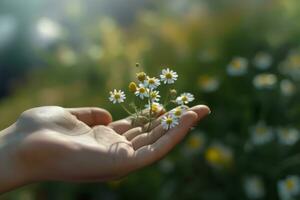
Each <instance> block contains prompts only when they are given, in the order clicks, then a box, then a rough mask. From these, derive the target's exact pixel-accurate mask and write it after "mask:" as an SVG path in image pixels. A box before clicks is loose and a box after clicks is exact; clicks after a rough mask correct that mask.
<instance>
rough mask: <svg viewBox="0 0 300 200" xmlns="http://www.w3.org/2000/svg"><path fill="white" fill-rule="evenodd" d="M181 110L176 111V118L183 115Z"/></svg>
mask: <svg viewBox="0 0 300 200" xmlns="http://www.w3.org/2000/svg"><path fill="white" fill-rule="evenodd" d="M181 113H182V112H181V110H180V109H176V110H175V112H174V115H176V116H180V115H181Z"/></svg>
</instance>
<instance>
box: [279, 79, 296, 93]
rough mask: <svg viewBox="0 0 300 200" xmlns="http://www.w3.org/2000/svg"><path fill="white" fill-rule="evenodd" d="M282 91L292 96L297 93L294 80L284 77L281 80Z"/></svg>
mask: <svg viewBox="0 0 300 200" xmlns="http://www.w3.org/2000/svg"><path fill="white" fill-rule="evenodd" d="M280 91H281V94H282V95H284V96H291V95H293V94H294V93H295V91H296V86H295V84H294V83H293V82H292V81H290V80H288V79H284V80H282V81H280Z"/></svg>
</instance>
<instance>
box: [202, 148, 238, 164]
mask: <svg viewBox="0 0 300 200" xmlns="http://www.w3.org/2000/svg"><path fill="white" fill-rule="evenodd" d="M204 156H205V160H206V161H207V163H208V164H209V165H211V166H212V167H214V168H217V169H220V168H224V167H229V166H231V164H232V162H233V152H232V150H231V148H229V147H227V146H225V145H223V144H221V143H215V144H212V145H211V146H209V147H208V148H207V149H206V151H205V154H204Z"/></svg>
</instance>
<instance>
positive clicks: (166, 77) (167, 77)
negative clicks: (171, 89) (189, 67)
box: [160, 68, 178, 84]
mask: <svg viewBox="0 0 300 200" xmlns="http://www.w3.org/2000/svg"><path fill="white" fill-rule="evenodd" d="M177 78H178V74H177V73H176V72H174V71H173V70H170V69H169V68H167V69H163V70H162V73H161V75H160V79H161V81H162V82H163V83H164V84H172V83H174V82H175V81H176V80H177Z"/></svg>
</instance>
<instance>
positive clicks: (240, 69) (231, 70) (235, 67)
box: [227, 57, 248, 76]
mask: <svg viewBox="0 0 300 200" xmlns="http://www.w3.org/2000/svg"><path fill="white" fill-rule="evenodd" d="M247 69H248V61H247V59H246V58H242V57H235V58H233V59H232V61H231V62H230V63H229V65H228V66H227V73H228V74H229V75H230V76H241V75H244V74H246V72H247Z"/></svg>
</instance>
